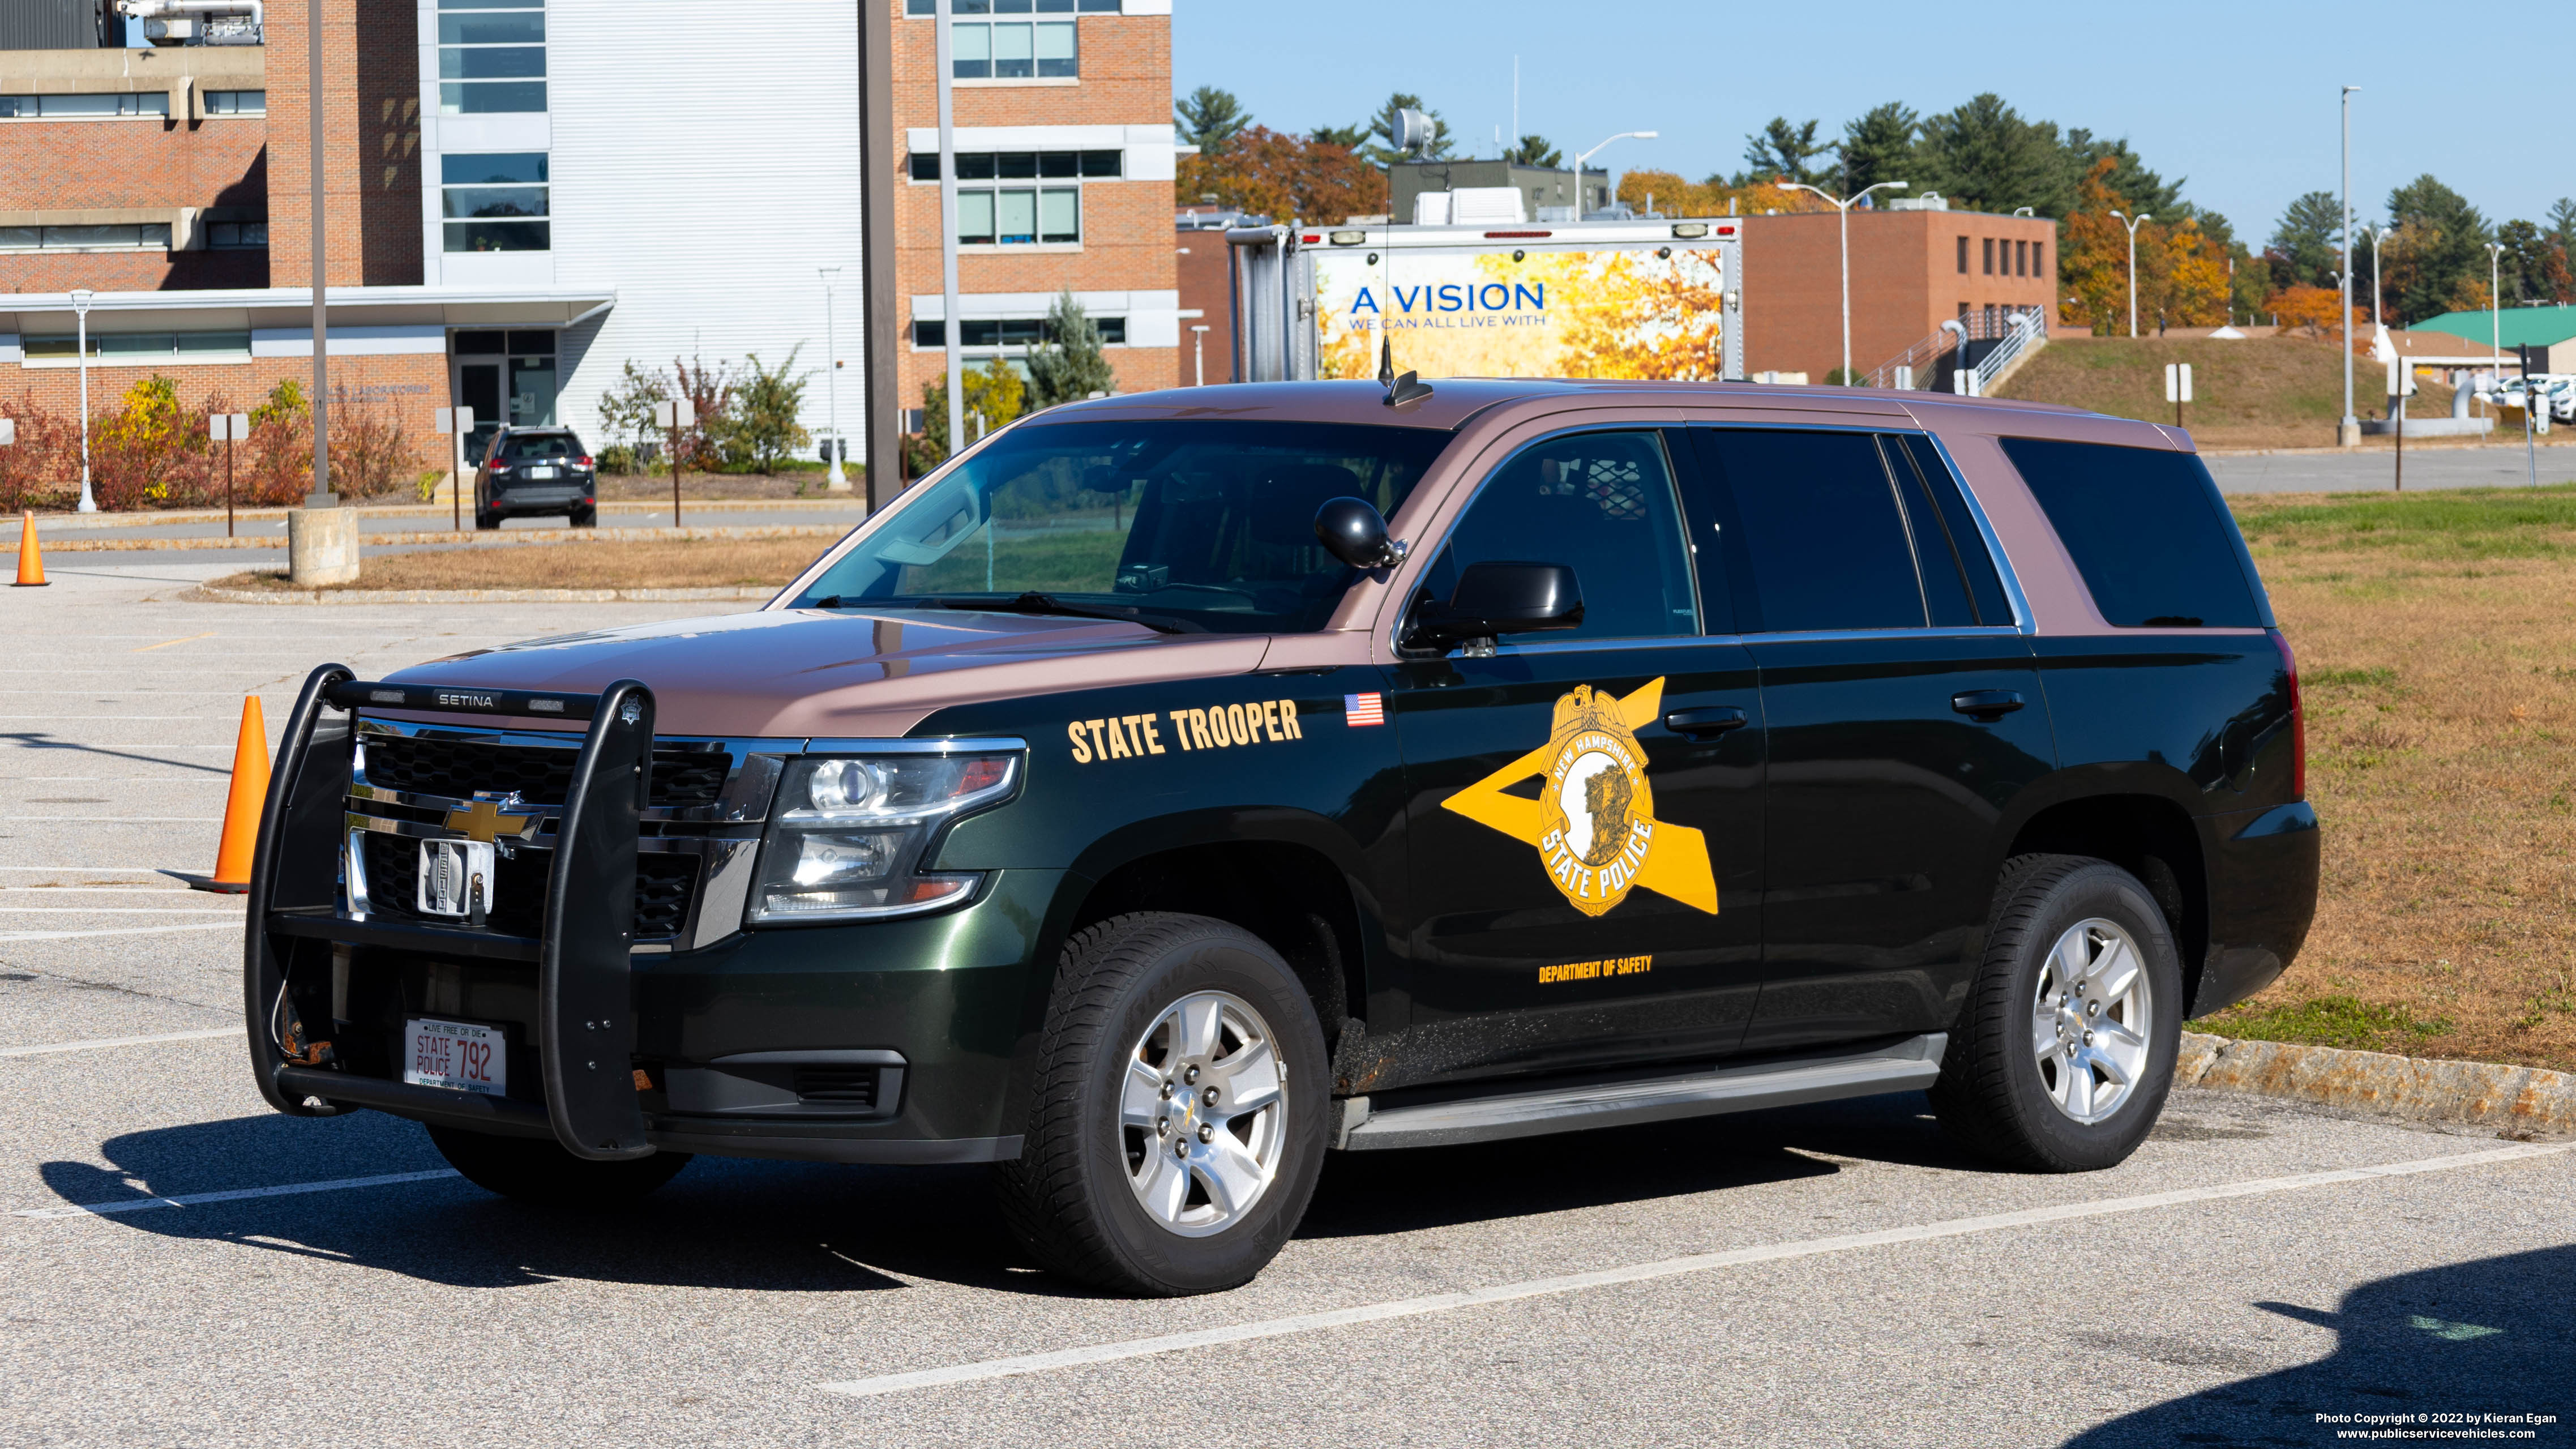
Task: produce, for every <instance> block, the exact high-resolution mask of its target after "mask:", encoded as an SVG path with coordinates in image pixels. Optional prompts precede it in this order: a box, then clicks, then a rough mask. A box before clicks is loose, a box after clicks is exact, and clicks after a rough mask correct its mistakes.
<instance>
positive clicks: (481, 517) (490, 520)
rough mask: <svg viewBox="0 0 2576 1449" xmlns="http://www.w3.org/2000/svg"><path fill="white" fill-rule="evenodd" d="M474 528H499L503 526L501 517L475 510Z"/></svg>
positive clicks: (478, 509)
mask: <svg viewBox="0 0 2576 1449" xmlns="http://www.w3.org/2000/svg"><path fill="white" fill-rule="evenodd" d="M474 526H475V527H476V528H487V529H488V528H499V527H500V526H501V515H499V514H497V513H492V512H489V511H487V510H484V509H481V508H477V509H475V510H474Z"/></svg>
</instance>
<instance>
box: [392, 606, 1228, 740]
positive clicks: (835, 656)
mask: <svg viewBox="0 0 2576 1449" xmlns="http://www.w3.org/2000/svg"><path fill="white" fill-rule="evenodd" d="M1268 643H1269V636H1268V635H1266V634H1218V635H1207V634H1179V635H1172V634H1157V633H1155V632H1154V631H1152V630H1150V629H1147V628H1144V627H1143V626H1141V625H1137V624H1127V623H1121V622H1117V621H1114V620H1101V619H1064V618H1046V617H1032V616H1028V615H1022V614H998V613H996V614H987V613H978V612H971V611H957V610H948V609H887V610H882V611H877V612H872V613H862V612H859V611H856V610H850V609H840V610H825V609H774V610H762V611H759V612H756V613H748V614H727V615H721V616H718V617H714V618H706V619H677V620H672V621H670V622H667V623H659V624H638V625H634V626H631V627H628V628H622V629H600V630H593V631H590V632H588V633H582V634H563V635H557V636H555V637H553V638H550V639H532V640H529V641H528V642H526V643H524V644H509V645H504V646H502V647H501V648H498V649H478V650H474V651H472V652H469V653H465V654H456V655H451V656H449V657H448V658H445V659H437V660H432V661H431V662H429V663H427V664H423V665H419V666H417V667H415V668H411V669H405V670H403V671H401V672H399V673H397V674H395V675H392V676H391V678H392V679H393V680H396V681H399V682H401V683H404V684H443V685H454V686H458V687H480V688H485V689H532V690H560V691H562V692H564V693H567V694H574V693H579V694H597V693H599V692H600V691H601V690H603V689H606V688H607V687H608V686H609V685H611V684H613V683H615V682H616V681H618V680H620V679H639V680H642V681H643V682H644V684H645V686H646V687H647V688H649V689H651V690H652V691H653V698H654V704H655V710H656V717H655V721H654V729H655V731H656V732H657V733H660V734H667V735H724V736H732V737H737V738H739V737H745V736H767V737H772V738H799V737H801V738H813V737H818V736H844V737H876V738H890V737H897V736H901V735H904V734H907V733H909V732H910V731H911V730H912V728H913V727H914V726H915V725H918V724H919V723H920V722H921V721H922V720H923V719H924V718H925V717H927V716H928V715H929V714H930V713H931V712H932V711H934V710H939V709H944V708H947V707H949V706H952V705H959V704H972V703H977V702H980V701H983V700H988V699H1007V698H1015V697H1018V696H1023V695H1032V694H1052V693H1059V692H1064V691H1069V690H1077V689H1098V688H1102V687H1104V686H1110V685H1119V684H1139V683H1148V682H1152V681H1156V680H1166V679H1183V678H1191V677H1196V676H1207V675H1224V674H1241V673H1248V672H1249V671H1251V670H1252V669H1253V668H1254V667H1255V666H1257V665H1258V664H1259V663H1260V662H1261V657H1262V653H1263V651H1264V650H1265V649H1266V648H1267V647H1268ZM384 713H386V714H387V715H389V716H391V717H395V718H404V719H440V720H452V719H454V718H455V716H451V715H425V714H415V713H410V712H396V711H385V712H384ZM476 718H477V719H478V721H479V722H489V721H490V719H491V717H490V716H488V715H484V716H477V717H476ZM511 727H512V728H514V729H526V728H545V727H546V725H545V724H544V723H542V722H540V721H537V720H527V719H515V718H514V719H513V720H512V721H511ZM558 727H559V728H578V726H577V725H574V724H572V723H570V722H566V723H565V724H564V725H561V726H558Z"/></svg>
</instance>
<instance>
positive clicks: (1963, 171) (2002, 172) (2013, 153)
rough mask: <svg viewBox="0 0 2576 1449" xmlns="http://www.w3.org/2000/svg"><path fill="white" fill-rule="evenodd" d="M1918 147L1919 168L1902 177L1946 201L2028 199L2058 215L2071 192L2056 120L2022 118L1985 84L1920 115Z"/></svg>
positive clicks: (1979, 207) (1982, 207)
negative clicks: (1964, 99) (1954, 104)
mask: <svg viewBox="0 0 2576 1449" xmlns="http://www.w3.org/2000/svg"><path fill="white" fill-rule="evenodd" d="M1920 150H1921V154H1922V161H1921V163H1920V164H1921V165H1922V168H1923V170H1924V171H1925V173H1926V174H1925V175H1923V176H1920V177H1908V178H1907V179H1908V180H1910V181H1913V182H1914V187H1915V191H1916V193H1917V194H1918V195H1919V194H1920V193H1921V192H1922V191H1924V190H1926V189H1938V190H1939V191H1940V192H1941V194H1942V195H1944V196H1946V197H1948V198H1949V199H1950V204H1951V205H1952V206H1954V207H1961V208H1964V209H1966V210H1969V211H1999V212H2009V211H2011V210H2012V209H2013V208H2015V207H2019V206H2028V207H2034V208H2036V209H2037V210H2038V213H2039V214H2040V215H2042V216H2064V215H2065V214H2066V211H2067V208H2068V206H2069V205H2070V204H2071V203H2072V201H2073V200H2074V180H2075V177H2074V176H2072V175H2070V174H2069V173H2068V168H2067V165H2066V162H2065V159H2064V158H2063V157H2062V156H2061V155H2060V143H2059V138H2058V133H2057V127H2056V125H2055V124H2053V123H2051V122H2047V121H2038V122H2033V121H2027V120H2024V119H2023V118H2022V115H2021V113H2020V112H2019V111H2016V110H2014V109H2013V108H2012V107H2010V106H2008V105H2005V104H2004V100H2003V97H2001V96H1998V95H1996V94H1995V93H1993V92H1992V91H1988V92H1987V93H1985V94H1984V95H1981V96H1978V97H1976V98H1975V99H1973V100H1971V101H1969V102H1968V103H1967V104H1966V105H1963V106H1961V107H1959V108H1958V109H1956V110H1951V111H1944V112H1942V113H1941V114H1939V115H1937V116H1927V117H1925V118H1924V121H1923V139H1922V142H1921V145H1920ZM2114 189H2115V190H2116V189H2117V188H2114ZM2121 194H2122V195H2126V194H2127V193H2126V192H2123V193H2121Z"/></svg>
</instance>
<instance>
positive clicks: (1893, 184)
mask: <svg viewBox="0 0 2576 1449" xmlns="http://www.w3.org/2000/svg"><path fill="white" fill-rule="evenodd" d="M1882 186H1884V187H1889V188H1892V189H1894V190H1897V191H1903V190H1905V189H1906V183H1904V182H1902V181H1878V182H1872V183H1871V184H1870V185H1867V186H1864V187H1862V188H1861V189H1860V190H1858V191H1855V192H1853V193H1852V194H1851V195H1849V196H1846V197H1844V198H1843V199H1841V200H1840V201H1835V200H1834V198H1833V197H1832V196H1830V195H1827V194H1826V193H1825V192H1824V191H1823V190H1821V189H1819V188H1817V187H1813V186H1809V185H1808V184H1807V183H1805V182H1803V181H1788V182H1783V183H1781V186H1780V189H1781V190H1783V191H1813V192H1815V193H1816V194H1817V195H1818V196H1822V197H1824V198H1825V200H1826V201H1828V202H1831V203H1832V205H1833V208H1834V218H1835V222H1836V224H1837V225H1839V226H1840V227H1841V228H1842V251H1843V386H1845V387H1849V386H1851V385H1852V366H1851V209H1852V203H1853V202H1856V201H1858V200H1860V199H1861V198H1862V197H1864V196H1867V195H1869V194H1870V193H1871V192H1873V191H1876V190H1878V189H1879V188H1880V187H1882ZM1963 335H1964V334H1963Z"/></svg>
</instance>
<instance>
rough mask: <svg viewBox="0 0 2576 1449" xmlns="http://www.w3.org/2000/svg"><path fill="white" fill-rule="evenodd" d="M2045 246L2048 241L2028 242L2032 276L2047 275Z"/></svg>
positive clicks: (2046, 246)
mask: <svg viewBox="0 0 2576 1449" xmlns="http://www.w3.org/2000/svg"><path fill="white" fill-rule="evenodd" d="M2047 248H2048V243H2046V242H2032V243H2031V244H2030V274H2031V275H2032V276H2034V277H2045V276H2047V275H2048V250H2047Z"/></svg>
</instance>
